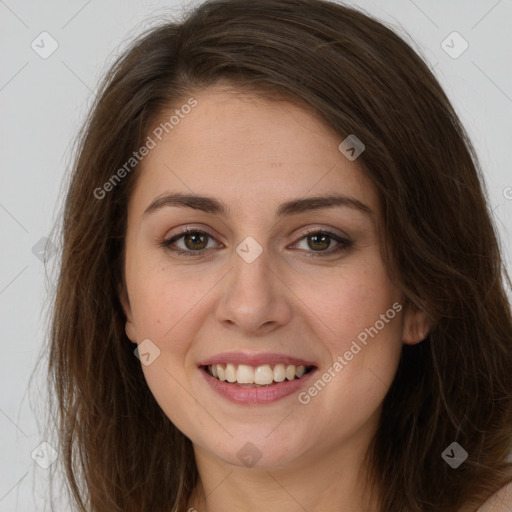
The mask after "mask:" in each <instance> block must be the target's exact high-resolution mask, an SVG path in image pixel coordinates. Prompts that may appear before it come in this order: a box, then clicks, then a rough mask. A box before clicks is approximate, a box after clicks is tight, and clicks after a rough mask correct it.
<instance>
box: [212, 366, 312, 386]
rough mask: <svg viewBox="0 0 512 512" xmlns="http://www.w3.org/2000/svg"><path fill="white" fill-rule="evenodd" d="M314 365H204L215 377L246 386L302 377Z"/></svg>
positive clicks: (276, 382) (273, 383) (269, 384)
mask: <svg viewBox="0 0 512 512" xmlns="http://www.w3.org/2000/svg"><path fill="white" fill-rule="evenodd" d="M313 368H314V367H313V366H306V365H297V366H296V365H293V364H284V363H277V364H263V365H259V366H250V365H247V364H233V363H227V364H212V365H207V366H204V369H205V371H206V372H207V373H208V374H209V375H210V376H211V377H213V378H215V379H217V380H219V381H221V382H228V383H231V384H235V385H240V386H245V387H260V386H267V387H268V386H271V385H275V384H278V383H281V382H284V381H293V380H297V379H301V378H302V377H304V375H306V374H308V373H309V372H310V371H311V370H312V369H313Z"/></svg>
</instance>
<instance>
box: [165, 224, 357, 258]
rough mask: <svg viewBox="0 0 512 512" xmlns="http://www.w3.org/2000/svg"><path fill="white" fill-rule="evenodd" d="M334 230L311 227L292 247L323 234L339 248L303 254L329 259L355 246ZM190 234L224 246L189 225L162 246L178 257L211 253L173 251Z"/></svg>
mask: <svg viewBox="0 0 512 512" xmlns="http://www.w3.org/2000/svg"><path fill="white" fill-rule="evenodd" d="M333 229H335V228H325V227H320V226H314V227H310V228H308V229H307V230H306V231H302V232H301V233H297V234H296V235H295V236H296V237H298V238H296V240H295V242H293V245H292V247H294V246H296V245H297V244H298V243H300V242H301V241H302V240H303V239H304V238H306V237H308V236H309V235H312V234H323V235H326V236H328V237H329V238H331V239H332V240H334V241H335V242H337V244H338V246H336V247H335V248H332V249H328V250H326V251H313V250H311V251H302V252H305V253H308V256H311V257H322V256H323V257H327V256H329V255H333V254H337V253H340V252H342V251H344V250H347V249H349V248H350V247H351V246H352V245H353V242H352V241H351V240H350V238H349V237H348V236H346V235H345V234H338V233H336V232H334V231H333ZM188 233H201V234H206V235H208V237H209V238H211V239H212V240H215V241H216V242H217V243H219V244H220V245H221V246H222V245H224V244H222V243H221V242H218V240H217V238H216V236H214V235H213V234H212V233H211V232H210V231H209V230H208V229H207V228H204V227H201V228H197V227H194V226H193V225H192V226H191V225H188V226H186V227H185V228H182V229H181V230H180V231H178V232H177V233H174V234H173V235H172V236H170V237H166V238H165V239H164V241H163V242H162V244H161V245H162V246H163V247H164V248H165V249H168V250H170V251H172V252H173V253H175V254H177V255H180V254H181V255H189V256H193V257H201V256H205V253H207V252H209V251H210V250H211V248H210V249H199V250H196V251H192V250H186V249H173V248H171V247H170V246H171V244H172V243H173V242H176V241H177V240H179V239H180V238H182V237H183V236H185V235H186V234H188ZM287 247H290V246H287Z"/></svg>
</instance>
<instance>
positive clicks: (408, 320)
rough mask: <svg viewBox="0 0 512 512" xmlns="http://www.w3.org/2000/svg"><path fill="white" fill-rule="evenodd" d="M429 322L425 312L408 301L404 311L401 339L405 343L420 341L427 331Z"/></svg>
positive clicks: (414, 343) (413, 343)
mask: <svg viewBox="0 0 512 512" xmlns="http://www.w3.org/2000/svg"><path fill="white" fill-rule="evenodd" d="M429 330H430V322H429V320H428V318H427V315H426V313H425V312H424V311H423V310H421V309H420V308H418V307H417V306H416V305H415V304H412V303H409V304H408V305H407V306H406V308H405V312H404V329H403V333H402V340H403V342H404V343H405V344H406V345H416V344H417V343H420V342H422V341H423V340H424V339H425V338H426V337H427V336H428V333H429Z"/></svg>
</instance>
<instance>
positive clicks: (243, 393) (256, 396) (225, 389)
mask: <svg viewBox="0 0 512 512" xmlns="http://www.w3.org/2000/svg"><path fill="white" fill-rule="evenodd" d="M199 371H200V372H201V373H202V374H203V377H204V378H205V379H206V382H207V383H208V385H209V386H210V387H211V388H212V389H213V390H214V391H216V392H217V393H218V394H219V395H221V396H223V397H224V398H227V399H228V400H230V401H231V402H234V403H236V404H244V405H259V404H270V403H272V402H276V401H277V400H280V399H281V398H284V397H286V396H289V395H292V394H293V393H296V392H297V391H298V390H299V389H300V388H301V387H302V386H303V385H304V384H306V382H307V381H308V380H309V378H310V377H311V375H312V374H313V373H314V372H315V370H311V371H310V372H309V373H307V374H306V375H304V376H303V377H301V378H300V379H294V380H285V381H283V382H278V383H276V384H272V385H271V386H268V387H258V388H256V387H255V388H251V387H244V386H241V385H237V384H230V383H229V382H225V381H221V380H219V379H216V378H215V377H212V376H211V375H210V374H208V373H207V372H206V371H205V370H204V368H200V369H199Z"/></svg>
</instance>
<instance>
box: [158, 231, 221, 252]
mask: <svg viewBox="0 0 512 512" xmlns="http://www.w3.org/2000/svg"><path fill="white" fill-rule="evenodd" d="M213 240H214V238H213V237H212V236H211V235H210V234H209V233H206V232H205V231H200V230H197V229H196V230H192V229H188V230H186V231H183V232H181V233H179V234H177V235H175V236H173V237H172V238H170V239H168V240H164V242H163V243H162V245H163V247H165V248H167V249H169V250H170V251H173V252H176V253H178V254H180V253H181V254H187V255H190V256H199V255H201V254H202V253H203V251H206V250H207V249H209V248H211V247H208V243H209V242H210V241H213ZM214 246H215V244H214ZM214 246H213V247H214Z"/></svg>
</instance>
